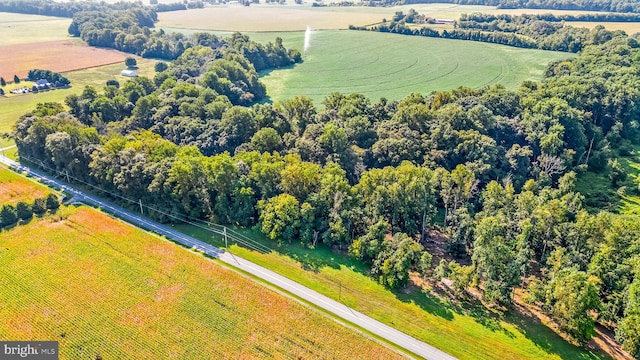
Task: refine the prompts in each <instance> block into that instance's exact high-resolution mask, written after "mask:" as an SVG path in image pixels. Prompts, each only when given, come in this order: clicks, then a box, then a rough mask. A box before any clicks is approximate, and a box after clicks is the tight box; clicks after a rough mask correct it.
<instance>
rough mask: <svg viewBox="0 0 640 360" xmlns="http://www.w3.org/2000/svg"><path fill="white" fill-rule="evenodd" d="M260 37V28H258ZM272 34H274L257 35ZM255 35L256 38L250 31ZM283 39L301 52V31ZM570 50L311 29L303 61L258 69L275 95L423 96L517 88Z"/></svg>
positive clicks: (318, 97) (271, 94)
mask: <svg viewBox="0 0 640 360" xmlns="http://www.w3.org/2000/svg"><path fill="white" fill-rule="evenodd" d="M256 35H257V34H256ZM267 35H268V36H269V37H270V38H273V37H274V36H273V35H276V34H274V33H266V34H264V33H263V34H262V35H258V37H256V39H258V38H259V37H260V36H267ZM254 37H255V36H254ZM287 40H289V41H287V42H286V44H287V45H288V46H293V47H295V48H297V49H300V50H301V51H302V49H303V44H304V35H303V33H299V34H297V36H296V37H295V38H294V34H290V35H288V36H287ZM571 56H572V55H571V54H568V53H561V52H551V51H542V50H532V49H520V48H515V47H509V46H503V45H497V44H488V43H482V42H473V41H463V40H448V39H435V38H428V37H421V36H407V35H399V34H389V33H377V32H365V31H347V30H345V31H313V32H312V33H311V39H310V47H309V49H308V50H307V51H306V52H305V53H304V55H303V60H304V62H303V63H302V64H297V65H295V66H294V67H292V68H288V69H280V70H274V71H271V72H268V73H265V74H263V77H262V81H263V82H264V83H265V85H266V86H267V93H268V95H269V96H270V97H271V99H272V100H282V99H287V98H291V97H293V96H295V95H302V94H303V95H307V96H309V97H311V98H313V99H314V100H316V101H318V102H319V101H320V100H322V99H323V98H324V97H325V96H326V95H327V94H329V93H331V92H334V91H338V92H341V93H353V92H355V93H362V94H364V95H366V96H367V97H370V98H372V99H373V100H377V99H379V98H380V97H386V98H388V99H391V100H399V99H401V98H403V97H405V96H407V95H408V94H410V93H412V92H419V93H424V94H428V93H430V92H432V91H434V90H447V89H451V88H455V87H458V86H467V87H471V88H478V87H482V86H490V85H493V84H496V83H502V84H504V85H505V86H506V87H507V88H509V89H516V88H517V87H518V86H519V85H520V83H521V82H522V81H523V80H540V79H541V78H542V76H543V72H544V70H545V68H546V66H547V64H549V63H550V62H551V61H554V60H559V59H565V58H569V57H571Z"/></svg>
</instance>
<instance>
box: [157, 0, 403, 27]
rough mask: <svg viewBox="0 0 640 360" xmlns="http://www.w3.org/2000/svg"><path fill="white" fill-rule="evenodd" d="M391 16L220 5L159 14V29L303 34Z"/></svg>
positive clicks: (371, 11)
mask: <svg viewBox="0 0 640 360" xmlns="http://www.w3.org/2000/svg"><path fill="white" fill-rule="evenodd" d="M387 14H388V15H387ZM391 15H393V11H392V10H391V9H389V8H365V7H326V8H312V7H310V6H290V5H262V4H261V5H252V6H250V7H245V6H238V5H221V6H215V7H207V8H204V9H193V10H187V11H171V12H164V13H159V14H158V19H159V20H160V21H159V22H158V24H156V26H159V27H177V28H190V29H203V30H227V31H243V32H244V31H292V30H304V29H306V28H307V26H310V27H312V28H314V29H346V28H348V27H349V25H350V24H353V25H367V24H372V23H377V22H380V21H381V20H382V18H384V17H389V18H390V17H391Z"/></svg>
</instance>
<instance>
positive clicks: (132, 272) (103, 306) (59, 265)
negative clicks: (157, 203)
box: [0, 207, 401, 359]
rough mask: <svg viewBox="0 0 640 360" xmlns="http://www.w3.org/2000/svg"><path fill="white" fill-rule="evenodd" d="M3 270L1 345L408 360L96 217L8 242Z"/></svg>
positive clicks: (134, 353)
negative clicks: (28, 342) (48, 343)
mask: <svg viewBox="0 0 640 360" xmlns="http://www.w3.org/2000/svg"><path fill="white" fill-rule="evenodd" d="M0 263H1V264H2V266H1V267H0V279H2V286H0V304H2V307H0V337H1V338H6V339H49V340H55V341H59V343H60V353H61V355H62V357H61V358H71V359H75V358H81V357H82V358H91V359H94V358H97V355H100V356H101V357H102V358H104V359H134V358H135V359H141V358H145V359H219V358H232V359H240V358H260V357H264V358H267V357H271V358H305V359H312V358H315V359H320V358H342V359H346V358H360V359H396V358H401V357H400V355H399V354H397V353H395V352H393V351H392V350H389V349H387V348H385V347H383V346H382V345H380V344H378V343H376V342H374V341H373V340H370V339H368V338H366V337H364V336H362V335H360V334H358V333H357V332H355V331H353V330H351V329H349V328H346V327H344V326H342V325H340V324H338V323H336V322H334V321H333V320H331V319H328V318H326V317H325V316H324V315H321V314H319V313H317V312H315V311H314V310H311V309H309V308H307V307H305V306H303V305H301V304H299V303H298V302H296V301H294V300H291V299H288V298H286V297H284V296H282V295H280V294H278V293H275V292H274V291H272V290H270V289H268V288H266V287H264V286H262V285H259V284H257V283H255V282H253V281H252V280H250V279H247V278H245V277H244V276H242V275H239V274H237V273H235V272H233V271H231V270H228V269H226V268H224V267H222V266H220V265H219V264H217V263H216V262H214V261H212V260H210V259H207V258H204V257H202V256H200V255H197V254H194V253H190V252H189V251H188V250H186V249H184V248H182V247H179V246H176V245H175V244H173V243H171V242H168V241H164V240H161V239H159V238H157V237H154V236H151V235H149V234H148V233H145V232H143V231H141V230H139V229H136V228H134V227H131V226H128V225H126V224H124V223H122V222H121V221H118V220H115V219H112V218H110V217H108V216H106V215H104V214H102V213H100V212H98V211H97V210H94V209H91V208H86V207H80V208H61V209H60V210H58V212H57V213H56V214H54V215H50V216H48V217H46V218H44V219H39V220H35V221H32V222H31V223H29V224H27V225H23V226H17V227H15V228H13V229H11V230H7V231H3V232H1V233H0ZM355 349H357V351H356V350H355Z"/></svg>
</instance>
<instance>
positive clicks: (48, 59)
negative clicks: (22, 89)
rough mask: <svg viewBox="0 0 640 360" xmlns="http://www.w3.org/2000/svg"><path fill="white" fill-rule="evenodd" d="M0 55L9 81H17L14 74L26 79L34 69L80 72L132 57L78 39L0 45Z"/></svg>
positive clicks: (2, 73)
mask: <svg viewBox="0 0 640 360" xmlns="http://www.w3.org/2000/svg"><path fill="white" fill-rule="evenodd" d="M0 54H2V56H0V76H2V77H4V78H5V80H7V81H13V75H18V76H19V77H20V78H21V79H22V78H24V77H26V76H27V73H28V72H29V70H31V69H47V70H52V71H57V72H64V71H71V70H79V69H85V68H89V67H94V66H100V65H106V64H113V63H117V62H120V61H124V59H125V58H126V57H127V56H128V54H126V53H123V52H120V51H117V50H110V49H101V48H95V47H90V46H87V45H80V44H78V43H77V41H74V40H61V41H48V42H40V43H33V44H16V45H8V46H0Z"/></svg>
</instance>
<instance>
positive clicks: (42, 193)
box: [0, 153, 53, 205]
mask: <svg viewBox="0 0 640 360" xmlns="http://www.w3.org/2000/svg"><path fill="white" fill-rule="evenodd" d="M2 155H3V154H2V153H0V156H2ZM52 192H53V191H52V190H51V189H49V188H47V187H46V186H44V185H42V184H39V183H38V182H36V181H35V180H31V179H29V178H26V177H24V176H22V175H18V174H16V173H15V172H13V171H11V170H9V169H7V168H5V167H4V166H0V204H10V205H15V204H17V203H18V202H20V201H26V202H29V203H30V202H32V201H33V200H35V199H38V198H45V197H46V196H47V195H49V194H50V193H52Z"/></svg>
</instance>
